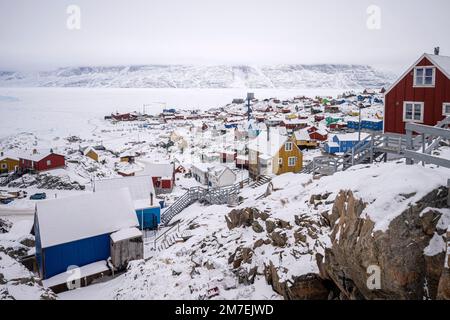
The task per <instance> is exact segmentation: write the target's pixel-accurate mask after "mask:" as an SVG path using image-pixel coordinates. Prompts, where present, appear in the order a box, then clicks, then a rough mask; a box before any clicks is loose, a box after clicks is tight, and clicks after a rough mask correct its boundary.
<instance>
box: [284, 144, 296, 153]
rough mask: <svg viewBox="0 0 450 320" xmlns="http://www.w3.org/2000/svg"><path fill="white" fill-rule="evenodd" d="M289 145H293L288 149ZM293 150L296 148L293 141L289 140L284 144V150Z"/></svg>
mask: <svg viewBox="0 0 450 320" xmlns="http://www.w3.org/2000/svg"><path fill="white" fill-rule="evenodd" d="M288 145H290V146H291V147H290V149H288ZM292 150H294V143H293V142H292V141H287V142H286V143H285V144H284V151H286V152H290V151H292Z"/></svg>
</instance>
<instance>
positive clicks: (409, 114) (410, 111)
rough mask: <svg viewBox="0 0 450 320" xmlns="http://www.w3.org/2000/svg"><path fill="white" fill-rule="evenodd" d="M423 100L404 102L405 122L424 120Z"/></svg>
mask: <svg viewBox="0 0 450 320" xmlns="http://www.w3.org/2000/svg"><path fill="white" fill-rule="evenodd" d="M423 108H424V103H423V102H405V103H404V104H403V121H404V122H423Z"/></svg>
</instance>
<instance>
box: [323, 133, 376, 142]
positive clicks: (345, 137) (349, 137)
mask: <svg viewBox="0 0 450 320" xmlns="http://www.w3.org/2000/svg"><path fill="white" fill-rule="evenodd" d="M335 136H336V137H337V138H338V140H339V141H358V132H353V133H344V134H335V135H333V136H331V137H330V140H332V139H333V138H334V137H335ZM368 136H369V134H368V133H365V132H361V140H364V139H365V138H367V137H368Z"/></svg>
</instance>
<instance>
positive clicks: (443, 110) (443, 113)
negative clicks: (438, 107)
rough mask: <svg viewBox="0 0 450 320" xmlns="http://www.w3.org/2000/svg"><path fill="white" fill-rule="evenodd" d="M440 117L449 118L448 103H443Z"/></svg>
mask: <svg viewBox="0 0 450 320" xmlns="http://www.w3.org/2000/svg"><path fill="white" fill-rule="evenodd" d="M442 115H443V116H450V102H445V103H444V104H443V106H442Z"/></svg>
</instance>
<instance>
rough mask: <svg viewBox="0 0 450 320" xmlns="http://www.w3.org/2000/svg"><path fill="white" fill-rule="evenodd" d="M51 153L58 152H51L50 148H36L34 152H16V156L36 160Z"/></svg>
mask: <svg viewBox="0 0 450 320" xmlns="http://www.w3.org/2000/svg"><path fill="white" fill-rule="evenodd" d="M52 153H53V154H58V153H56V152H51V150H38V151H36V152H33V151H24V152H20V153H18V154H17V157H19V158H20V159H26V160H31V161H35V162H37V161H40V160H42V159H44V158H45V157H47V156H48V155H50V154H52ZM58 155H59V154H58Z"/></svg>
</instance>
